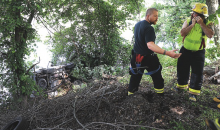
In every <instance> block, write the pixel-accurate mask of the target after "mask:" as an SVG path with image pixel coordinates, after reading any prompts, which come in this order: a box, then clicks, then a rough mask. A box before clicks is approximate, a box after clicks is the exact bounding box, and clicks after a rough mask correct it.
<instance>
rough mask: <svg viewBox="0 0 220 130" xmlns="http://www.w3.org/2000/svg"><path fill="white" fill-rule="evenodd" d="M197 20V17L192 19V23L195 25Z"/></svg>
mask: <svg viewBox="0 0 220 130" xmlns="http://www.w3.org/2000/svg"><path fill="white" fill-rule="evenodd" d="M196 22H197V20H196V18H193V19H192V25H193V26H194V25H195V24H196Z"/></svg>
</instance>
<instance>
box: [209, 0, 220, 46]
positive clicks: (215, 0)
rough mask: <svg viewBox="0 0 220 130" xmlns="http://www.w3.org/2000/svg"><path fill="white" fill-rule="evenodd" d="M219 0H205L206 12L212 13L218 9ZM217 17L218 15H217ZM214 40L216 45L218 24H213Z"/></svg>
mask: <svg viewBox="0 0 220 130" xmlns="http://www.w3.org/2000/svg"><path fill="white" fill-rule="evenodd" d="M219 1H220V0H206V4H207V6H208V12H209V15H210V14H214V13H215V12H216V10H217V9H218V6H219ZM217 17H218V16H217ZM214 32H215V35H214V40H215V45H216V46H219V45H218V40H219V24H216V25H214Z"/></svg>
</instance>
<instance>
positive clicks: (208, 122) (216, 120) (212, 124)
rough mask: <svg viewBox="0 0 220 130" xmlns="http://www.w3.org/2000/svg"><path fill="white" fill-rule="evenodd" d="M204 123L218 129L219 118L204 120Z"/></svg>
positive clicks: (219, 127) (219, 126) (219, 129)
mask: <svg viewBox="0 0 220 130" xmlns="http://www.w3.org/2000/svg"><path fill="white" fill-rule="evenodd" d="M205 123H206V125H207V126H208V127H209V128H210V129H212V130H220V124H219V118H216V119H215V120H214V121H213V120H208V119H206V120H205Z"/></svg>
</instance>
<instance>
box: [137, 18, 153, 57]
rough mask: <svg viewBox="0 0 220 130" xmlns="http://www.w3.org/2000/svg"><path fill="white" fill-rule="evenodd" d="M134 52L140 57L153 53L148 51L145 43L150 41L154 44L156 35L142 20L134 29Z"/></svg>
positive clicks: (149, 25) (148, 24)
mask: <svg viewBox="0 0 220 130" xmlns="http://www.w3.org/2000/svg"><path fill="white" fill-rule="evenodd" d="M134 38H135V43H134V52H135V53H137V54H141V55H149V54H152V53H153V51H151V50H150V49H148V47H147V43H148V42H150V41H152V42H155V39H156V35H155V32H154V28H153V27H152V26H151V24H150V23H148V22H147V21H146V20H142V21H140V22H138V23H136V25H135V28H134Z"/></svg>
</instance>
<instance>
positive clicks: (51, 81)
mask: <svg viewBox="0 0 220 130" xmlns="http://www.w3.org/2000/svg"><path fill="white" fill-rule="evenodd" d="M74 66H75V65H74V64H73V63H70V64H66V65H60V66H51V67H48V68H42V69H38V70H36V71H34V73H33V74H34V76H33V78H34V80H35V81H36V84H37V85H38V86H39V87H41V88H42V89H46V90H52V89H54V88H56V87H57V86H58V85H60V84H61V83H62V81H63V80H65V79H68V78H70V73H71V71H72V70H73V68H74Z"/></svg>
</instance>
